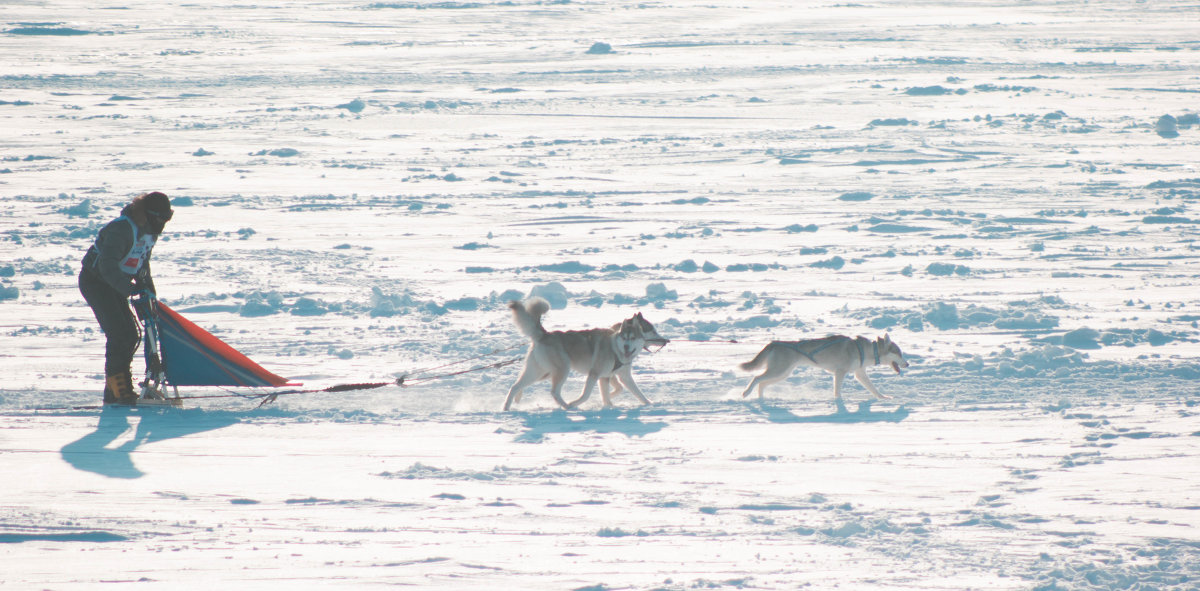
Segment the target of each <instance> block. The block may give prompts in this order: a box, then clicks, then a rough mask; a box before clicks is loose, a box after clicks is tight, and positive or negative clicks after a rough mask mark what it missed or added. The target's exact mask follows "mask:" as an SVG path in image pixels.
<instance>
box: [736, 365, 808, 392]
mask: <svg viewBox="0 0 1200 591" xmlns="http://www.w3.org/2000/svg"><path fill="white" fill-rule="evenodd" d="M771 361H772V360H771V359H768V360H767V370H766V371H764V372H762V374H761V375H759V376H758V377H756V378H754V379H753V380H750V385H748V386H746V390H745V391H744V392H742V398H745V397H746V396H747V395H749V394H750V391H751V390H752V389H753V388H754V386H756V385H757V386H758V399H759V400H762V399H763V391H764V390H766V389H767V386H770V385H771V384H774V383H775V382H782V381H783V380H786V379H787V377H788V376H790V375H792V370H793V369H795V368H796V364H795V363H789V364H785V365H784V366H783V367H779V366H778V365H776V366H775V367H771Z"/></svg>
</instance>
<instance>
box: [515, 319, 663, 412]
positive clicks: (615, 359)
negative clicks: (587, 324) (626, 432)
mask: <svg viewBox="0 0 1200 591" xmlns="http://www.w3.org/2000/svg"><path fill="white" fill-rule="evenodd" d="M508 307H509V308H510V309H512V314H513V322H514V323H515V324H516V325H517V329H518V330H520V331H521V334H523V335H525V336H527V337H529V339H530V340H531V341H532V342H533V344H532V346H531V347H530V348H529V353H528V354H526V355H525V366H524V367H523V368H522V370H521V375H520V377H518V378H517V382H516V383H515V384H513V385H512V388H509V390H508V398H506V399H505V401H504V410H509V409H510V408H511V407H512V405H513V404H515V403H516V402H517V401H519V400H520V399H521V393H522V392H523V391H524V390H525V388H527V387H529V386H531V385H533V384H536V383H537V382H540V381H542V380H547V379H548V380H550V394H551V395H552V396H554V401H555V402H557V403H558V405H559V406H561V407H563V408H565V409H572V408H575V407H577V406H579V405H580V404H582V403H583V402H584V401H586V400H587V399H588V397H589V396H591V395H592V390H593V389H594V388H595V387H596V384H597V383H599V384H600V395H601V396H602V397H603V398H604V406H605V407H609V406H612V397H613V396H615V395H616V394H618V393H620V392H621V389H622V387H625V388H628V389H629V391H630V392H632V393H633V395H634V396H636V397H637V398H638V400H639V401H641V403H642V404H650V401H649V400H648V399H647V398H646V396H645V394H643V393H642V391H641V389H640V388H638V387H637V384H635V383H634V381H633V373H632V371H631V369H632V363H633V360H634V358H635V357H637V355H638V353H640V352H641V350H642V349H643V348H645V347H647V346H648V345H651V344H658V345H665V344H667V342H668V341H667V339H664V338H662V337H661V336H659V334H658V331H657V330H655V329H654V326H653V325H652V324H650V322H649V321H647V320H646V319H645V318H644V317H643V316H642V314H641V313H640V312H639V313H637V314H635V315H633V316H631V317H629V318H626V319H625V320H622V321H621V322H619V323H617V324H615V325H613V326H612V328H593V329H588V330H556V331H553V332H550V331H547V330H546V329H545V328H543V327H542V316H544V315H545V314H546V312H548V311H550V304H549V302H547V301H546V300H545V299H543V298H539V297H533V298H530V299H528V300H526V301H525V302H518V301H516V300H514V301H511V302H509V303H508ZM572 369H574V370H575V371H578V372H580V373H583V374H586V375H587V382H586V383H585V384H584V387H583V393H582V394H581V395H580V396H579V398H578V399H576V400H575V401H574V402H571V403H570V404H568V403H567V402H566V401H565V400H563V397H562V387H563V383H564V382H565V381H566V379H567V374H568V373H570V370H572ZM614 386H615V387H614ZM610 388H611V389H612V391H611V392H610Z"/></svg>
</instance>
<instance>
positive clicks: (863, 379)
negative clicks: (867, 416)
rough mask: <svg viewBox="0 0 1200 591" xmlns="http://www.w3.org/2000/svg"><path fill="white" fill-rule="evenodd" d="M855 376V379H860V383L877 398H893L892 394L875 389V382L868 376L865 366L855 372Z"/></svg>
mask: <svg viewBox="0 0 1200 591" xmlns="http://www.w3.org/2000/svg"><path fill="white" fill-rule="evenodd" d="M854 377H855V379H857V380H858V383H860V384H862V385H863V387H864V388H866V389H867V391H869V392H870V393H872V394H874V395H875V398H878V399H880V400H886V399H889V398H891V396H885V395H883V394H880V393H879V390H876V389H875V384H872V383H871V378H870V377H867V370H866V369H865V368H864V369H860V370H858V371H856V372H854Z"/></svg>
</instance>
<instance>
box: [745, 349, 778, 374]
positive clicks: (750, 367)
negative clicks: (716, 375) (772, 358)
mask: <svg viewBox="0 0 1200 591" xmlns="http://www.w3.org/2000/svg"><path fill="white" fill-rule="evenodd" d="M774 344H775V343H771V344H770V345H767V346H766V347H763V350H762V351H759V352H758V355H755V356H754V359H751V360H750V361H747V362H745V363H743V364H741V365H739V366H738V367H740V368H742V371H754V370H756V369H758V368H759V367H762V365H763V364H764V363H766V362H767V352H768V351H770V350H771V347H772V346H773V345H774Z"/></svg>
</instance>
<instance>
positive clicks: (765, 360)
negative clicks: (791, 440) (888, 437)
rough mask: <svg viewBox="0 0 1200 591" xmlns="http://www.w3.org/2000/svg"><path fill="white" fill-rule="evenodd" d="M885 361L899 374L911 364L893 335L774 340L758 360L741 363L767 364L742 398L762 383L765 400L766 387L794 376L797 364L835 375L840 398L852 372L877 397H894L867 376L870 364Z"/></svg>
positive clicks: (750, 367)
mask: <svg viewBox="0 0 1200 591" xmlns="http://www.w3.org/2000/svg"><path fill="white" fill-rule="evenodd" d="M884 363H889V364H891V366H892V369H894V370H896V373H900V368H903V367H908V362H907V361H905V360H904V353H903V352H901V351H900V347H898V346H896V343H893V342H892V338H891V337H890V336H889V335H883V336H881V337H879V338H878V339H876V340H874V341H872V340H871V339H868V338H866V337H858V338H850V337H847V336H842V335H833V336H828V337H824V338H820V339H808V340H803V341H773V342H771V344H769V345H767V346H766V347H763V350H762V351H760V352H759V353H758V355H755V356H754V359H751V360H750V361H748V362H746V363H743V364H741V368H742V369H743V370H746V371H755V370H757V369H758V368H760V367H762V366H764V365H765V366H766V370H764V371H763V372H762V373H761V374H759V375H757V376H755V377H754V379H752V380H750V384H749V385H748V386H746V389H745V390H744V391H743V392H742V398H745V397H747V396H749V395H750V392H751V391H753V390H754V387H755V386H758V397H759V399H762V397H763V389H765V388H766V387H767V386H769V385H771V384H774V383H775V382H778V381H780V380H783V379H784V378H786V377H788V376H789V375H791V374H792V370H794V369H796V366H797V365H805V366H809V367H819V368H821V369H823V370H825V371H827V372H829V373H831V374H833V396H834V398H835V399H836V400H838V401H841V399H842V381H843V380H844V379H845V378H846V374H848V373H851V372H853V373H854V377H855V378H857V379H858V381H859V383H861V384H862V385H863V386H864V387H866V389H867V390H869V391H870V392H871V394H874V395H875V397H876V398H891V397H890V396H884V395H883V394H880V393H879V390H876V389H875V385H874V384H872V383H871V378H869V377H867V368H868V367H871V366H873V365H880V364H884Z"/></svg>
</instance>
